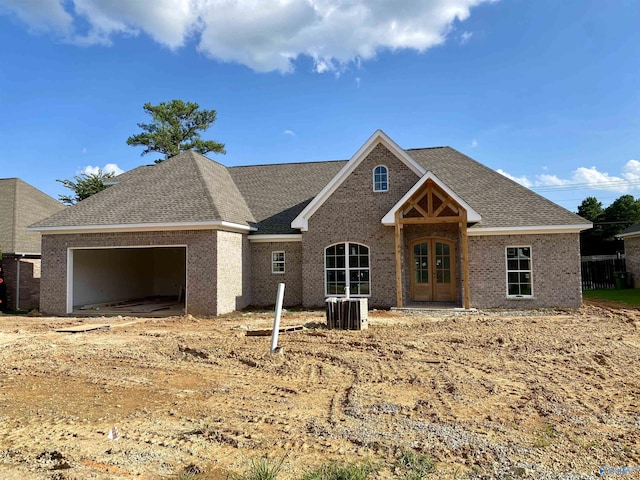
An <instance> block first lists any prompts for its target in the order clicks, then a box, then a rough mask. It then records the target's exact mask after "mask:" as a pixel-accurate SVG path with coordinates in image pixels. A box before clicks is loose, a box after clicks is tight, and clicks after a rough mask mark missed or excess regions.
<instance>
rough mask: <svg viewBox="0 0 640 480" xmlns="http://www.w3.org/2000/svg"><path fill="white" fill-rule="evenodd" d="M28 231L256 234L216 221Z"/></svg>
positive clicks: (62, 232)
mask: <svg viewBox="0 0 640 480" xmlns="http://www.w3.org/2000/svg"><path fill="white" fill-rule="evenodd" d="M28 230H31V231H35V232H40V233H42V234H45V235H56V234H57V235H60V234H71V233H105V232H118V233H124V232H154V231H175V230H228V231H235V232H239V233H247V232H255V231H257V228H256V227H251V226H249V225H243V224H240V223H234V222H226V221H223V220H214V221H209V222H173V223H131V224H119V225H69V226H43V227H34V226H32V227H28Z"/></svg>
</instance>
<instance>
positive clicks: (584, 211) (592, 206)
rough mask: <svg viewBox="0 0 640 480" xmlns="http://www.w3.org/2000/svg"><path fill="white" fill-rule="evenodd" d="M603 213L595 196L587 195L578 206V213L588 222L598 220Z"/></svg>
mask: <svg viewBox="0 0 640 480" xmlns="http://www.w3.org/2000/svg"><path fill="white" fill-rule="evenodd" d="M603 213H604V209H603V208H602V202H599V201H598V199H597V198H596V197H587V198H585V199H584V200H583V201H582V203H581V204H580V205H579V206H578V215H580V216H581V217H582V218H586V219H587V220H589V221H590V222H598V221H600V219H601V218H602V214H603Z"/></svg>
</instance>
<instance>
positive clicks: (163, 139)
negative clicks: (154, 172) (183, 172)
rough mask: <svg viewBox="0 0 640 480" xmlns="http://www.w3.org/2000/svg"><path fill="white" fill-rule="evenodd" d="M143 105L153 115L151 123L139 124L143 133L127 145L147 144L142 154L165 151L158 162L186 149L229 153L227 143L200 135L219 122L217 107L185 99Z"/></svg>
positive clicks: (135, 136) (129, 140) (132, 137)
mask: <svg viewBox="0 0 640 480" xmlns="http://www.w3.org/2000/svg"><path fill="white" fill-rule="evenodd" d="M143 108H144V111H145V112H146V113H148V114H149V115H151V119H152V122H151V123H139V124H138V126H139V127H140V128H141V129H142V130H144V132H143V133H138V134H136V135H132V136H131V137H129V138H128V139H127V144H128V145H133V146H144V147H146V148H145V150H144V151H143V152H142V155H146V154H148V153H151V152H158V153H162V154H163V155H164V158H163V159H158V160H155V162H156V163H160V162H162V161H164V160H166V159H168V158H170V157H173V156H174V155H178V154H179V153H181V152H184V151H187V150H195V151H196V152H198V153H201V154H203V155H204V154H206V153H208V152H214V153H226V152H225V150H224V144H222V143H218V142H215V141H213V140H202V139H201V138H200V132H201V131H205V130H207V129H208V128H209V127H210V126H211V125H213V123H214V122H215V121H216V111H215V110H204V109H203V110H200V105H198V104H197V103H193V102H183V101H182V100H172V101H170V102H161V103H160V104H159V105H151V104H150V103H145V104H144V107H143Z"/></svg>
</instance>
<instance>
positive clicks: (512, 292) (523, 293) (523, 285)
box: [506, 247, 533, 297]
mask: <svg viewBox="0 0 640 480" xmlns="http://www.w3.org/2000/svg"><path fill="white" fill-rule="evenodd" d="M506 254H507V255H506V256H507V296H508V297H531V296H533V281H532V280H533V278H532V266H531V247H507V248H506Z"/></svg>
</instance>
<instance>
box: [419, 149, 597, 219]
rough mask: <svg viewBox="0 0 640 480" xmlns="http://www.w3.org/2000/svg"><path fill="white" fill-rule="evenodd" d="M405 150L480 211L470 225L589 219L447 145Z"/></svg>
mask: <svg viewBox="0 0 640 480" xmlns="http://www.w3.org/2000/svg"><path fill="white" fill-rule="evenodd" d="M407 153H408V154H409V155H410V156H411V158H413V159H414V160H415V161H416V162H418V163H419V164H420V165H422V166H423V167H424V168H425V169H427V170H428V171H429V170H430V171H432V172H433V173H434V174H435V175H436V176H437V177H438V178H439V179H440V180H442V181H443V182H444V183H445V184H446V185H448V186H449V187H450V188H451V189H452V190H453V191H454V192H456V194H457V195H458V196H460V198H462V199H463V200H464V201H465V202H467V203H468V204H469V205H470V206H471V207H472V208H473V209H474V210H475V211H476V212H478V213H479V214H480V216H481V217H482V220H481V221H480V222H478V223H477V224H475V225H474V226H473V227H471V228H500V227H530V226H542V225H584V224H586V223H589V222H588V221H587V220H585V219H583V218H581V217H579V216H578V215H576V214H575V213H572V212H570V211H569V210H567V209H565V208H563V207H561V206H560V205H557V204H555V203H553V202H551V201H550V200H548V199H546V198H544V197H542V196H540V195H538V194H537V193H535V192H532V191H531V190H529V189H528V188H526V187H523V186H522V185H520V184H518V183H516V182H514V181H513V180H510V179H509V178H507V177H505V176H504V175H500V174H499V173H497V172H495V171H494V170H491V169H490V168H489V167H486V166H485V165H482V164H481V163H479V162H477V161H475V160H473V159H472V158H470V157H468V156H466V155H464V154H462V153H460V152H458V151H457V150H455V149H453V148H451V147H436V148H421V149H412V150H407Z"/></svg>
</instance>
